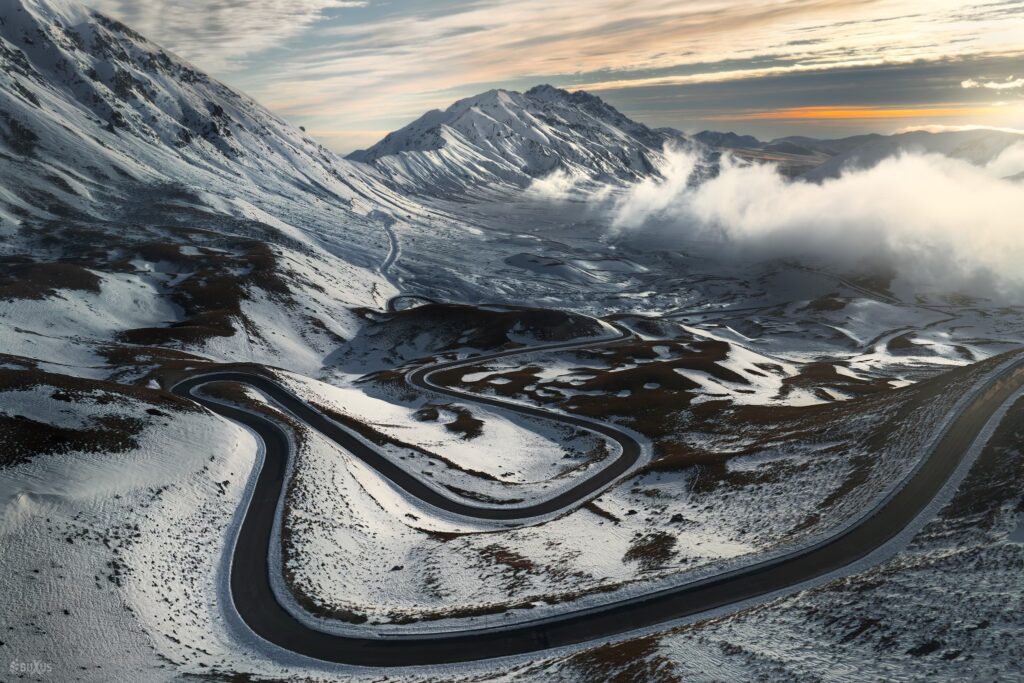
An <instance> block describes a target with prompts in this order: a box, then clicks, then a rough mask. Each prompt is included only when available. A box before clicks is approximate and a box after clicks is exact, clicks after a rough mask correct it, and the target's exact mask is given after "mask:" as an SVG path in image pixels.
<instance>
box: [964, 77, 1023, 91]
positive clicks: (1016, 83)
mask: <svg viewBox="0 0 1024 683" xmlns="http://www.w3.org/2000/svg"><path fill="white" fill-rule="evenodd" d="M960 87H961V88H988V89H989V90H1015V89H1017V88H1024V78H1014V77H1013V76H1010V77H1009V78H1007V79H1006V80H1005V81H979V80H976V79H974V78H968V79H967V80H966V81H961V82H960Z"/></svg>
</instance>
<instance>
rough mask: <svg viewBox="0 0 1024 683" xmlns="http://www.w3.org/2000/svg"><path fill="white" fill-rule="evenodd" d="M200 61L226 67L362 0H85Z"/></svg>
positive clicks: (212, 67)
mask: <svg viewBox="0 0 1024 683" xmlns="http://www.w3.org/2000/svg"><path fill="white" fill-rule="evenodd" d="M85 1H86V4H88V5H90V6H92V7H94V8H96V9H97V10H99V11H100V12H103V13H104V14H109V15H110V16H113V17H117V18H118V19H120V20H122V21H124V22H125V23H127V24H129V25H130V26H132V27H133V28H134V29H136V30H137V31H139V32H141V33H142V34H143V35H145V36H147V37H148V38H151V39H153V40H156V41H158V42H160V43H161V44H162V45H164V46H165V47H167V48H169V49H171V50H173V51H174V52H176V53H178V54H180V55H182V56H183V57H185V58H187V59H189V60H191V61H193V62H195V63H196V64H198V65H200V66H202V67H203V68H204V69H209V70H213V71H220V72H228V71H230V70H231V69H232V68H236V67H238V66H240V65H241V64H242V63H243V60H245V59H247V58H250V57H252V56H253V55H256V54H258V53H261V52H263V51H265V50H268V49H271V48H275V47H279V46H281V45H285V44H287V43H288V42H289V40H291V39H292V38H294V37H295V36H297V35H299V34H300V33H302V32H303V31H305V30H306V29H307V28H309V27H310V26H312V25H313V24H314V23H316V22H317V21H319V20H320V19H322V18H323V16H324V12H325V11H326V10H328V9H338V8H346V7H349V8H350V7H364V6H366V5H367V2H368V0H288V1H285V2H282V1H281V0H213V2H204V1H202V0H172V1H168V2H162V1H160V0H85Z"/></svg>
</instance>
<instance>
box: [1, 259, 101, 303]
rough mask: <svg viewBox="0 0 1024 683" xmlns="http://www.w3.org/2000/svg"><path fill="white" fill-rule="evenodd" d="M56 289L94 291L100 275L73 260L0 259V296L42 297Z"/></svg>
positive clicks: (97, 287)
mask: <svg viewBox="0 0 1024 683" xmlns="http://www.w3.org/2000/svg"><path fill="white" fill-rule="evenodd" d="M60 290H77V291H83V292H93V293H97V292H99V291H100V277H99V276H98V275H96V273H93V272H92V271H90V270H86V269H85V268H83V267H81V266H79V265H75V264H74V263H63V262H60V261H56V262H51V263H41V262H35V261H31V260H29V259H27V258H18V257H6V258H2V259H0V299H6V300H13V299H46V298H48V297H51V296H54V295H55V294H57V292H59V291H60Z"/></svg>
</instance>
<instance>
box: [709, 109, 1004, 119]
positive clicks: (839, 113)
mask: <svg viewBox="0 0 1024 683" xmlns="http://www.w3.org/2000/svg"><path fill="white" fill-rule="evenodd" d="M999 111H1000V108H999V107H997V106H984V105H983V106H970V105H949V106H937V107H788V108H785V109H778V110H774V111H758V112H745V113H735V114H723V115H720V116H717V117H712V118H717V119H718V120H722V121H807V120H812V121H827V120H853V121H866V120H871V119H930V118H947V117H954V116H955V117H958V118H971V117H976V116H987V115H989V114H992V113H995V112H999Z"/></svg>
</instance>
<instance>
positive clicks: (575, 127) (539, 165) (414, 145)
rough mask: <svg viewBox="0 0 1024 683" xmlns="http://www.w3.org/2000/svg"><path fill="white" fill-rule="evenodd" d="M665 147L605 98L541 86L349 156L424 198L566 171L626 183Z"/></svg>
mask: <svg viewBox="0 0 1024 683" xmlns="http://www.w3.org/2000/svg"><path fill="white" fill-rule="evenodd" d="M667 141H672V142H676V143H685V138H683V137H682V136H681V135H679V134H678V133H675V132H672V131H667V130H652V129H650V128H648V127H647V126H645V125H643V124H641V123H637V122H636V121H633V120H631V119H629V118H627V117H626V116H624V115H623V114H621V113H620V112H619V111H617V110H616V109H615V108H614V107H611V106H610V105H608V104H607V103H605V102H604V101H602V100H601V99H600V98H599V97H596V96H594V95H591V94H589V93H585V92H567V91H565V90H561V89H559V88H554V87H552V86H550V85H539V86H536V87H534V88H531V89H530V90H527V91H526V92H523V93H520V92H514V91H510V90H489V91H487V92H485V93H482V94H480V95H476V96H475V97H469V98H466V99H463V100H459V101H458V102H456V103H455V104H453V105H452V106H450V107H448V109H446V110H444V111H439V110H432V111H429V112H427V113H426V114H424V115H423V116H421V117H420V118H418V119H416V120H415V121H413V122H412V123H410V124H409V125H407V126H405V127H404V128H402V129H400V130H397V131H395V132H393V133H389V134H388V135H387V136H385V137H384V139H382V140H381V141H380V142H378V143H377V144H375V145H373V146H372V147H370V148H369V149H366V150H358V151H356V152H353V153H352V154H350V155H349V157H348V158H349V159H352V160H355V161H362V162H366V163H369V164H372V165H373V166H375V167H376V168H377V169H378V170H379V171H380V172H381V173H382V174H383V175H384V176H385V177H387V178H388V179H389V180H390V181H391V182H392V183H393V184H394V185H395V186H396V187H399V188H402V189H403V190H406V191H409V192H415V193H420V194H433V195H436V194H439V193H448V192H458V191H462V190H466V189H467V188H475V187H495V186H511V187H516V188H522V187H526V186H528V185H529V184H530V183H531V182H532V181H533V180H534V179H536V178H541V177H544V176H547V175H549V174H550V173H552V172H554V171H556V170H559V171H562V172H564V173H566V174H568V175H569V176H571V177H574V178H578V179H585V180H594V181H598V182H606V183H613V184H614V183H617V184H621V183H628V182H632V181H636V180H638V179H641V178H646V177H649V176H651V175H653V174H657V168H658V166H659V164H660V163H661V161H662V148H663V146H664V144H665V143H666V142H667Z"/></svg>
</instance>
